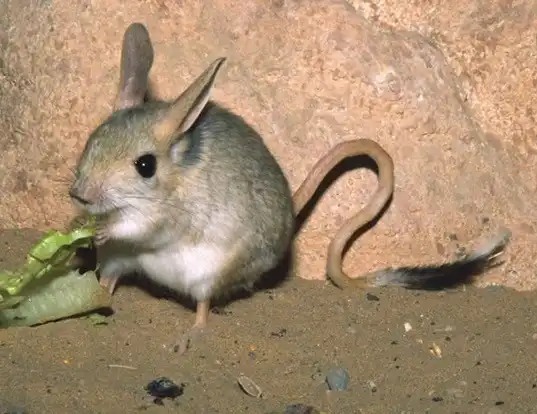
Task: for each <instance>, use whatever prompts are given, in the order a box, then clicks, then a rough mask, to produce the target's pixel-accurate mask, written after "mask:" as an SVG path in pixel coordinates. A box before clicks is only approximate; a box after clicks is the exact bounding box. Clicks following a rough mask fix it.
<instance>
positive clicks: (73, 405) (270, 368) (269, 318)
mask: <svg viewBox="0 0 537 414" xmlns="http://www.w3.org/2000/svg"><path fill="white" fill-rule="evenodd" d="M37 236H38V234H36V233H35V232H31V231H23V232H21V231H7V232H6V231H4V232H2V233H0V243H1V245H2V246H3V249H2V251H1V252H0V265H1V267H4V268H6V267H10V266H15V265H16V264H17V263H18V262H20V260H21V258H22V257H24V254H25V252H26V251H27V249H28V247H29V245H30V243H32V242H33V241H35V240H36V237H37ZM536 302H537V294H535V293H517V292H514V291H510V290H506V289H504V288H493V287H491V288H486V289H476V288H466V289H461V290H458V291H454V292H443V293H423V292H408V291H403V290H400V289H375V290H370V291H368V292H343V291H341V290H338V289H337V288H335V287H334V286H332V285H330V284H327V283H324V282H313V281H305V280H298V279H296V278H291V279H289V280H288V281H287V282H285V283H283V284H282V285H280V286H278V287H276V288H274V289H271V290H265V291H260V292H258V293H256V294H255V295H254V296H253V297H250V298H247V299H243V300H238V301H235V302H232V303H231V304H229V305H228V306H226V307H225V308H222V309H221V310H220V312H218V313H217V314H213V315H212V317H211V330H210V331H209V333H208V334H207V335H206V336H205V337H204V338H203V339H202V340H201V341H200V342H198V343H197V344H196V345H195V347H194V348H193V349H191V350H189V351H188V352H187V354H186V355H184V356H178V355H177V354H175V353H173V352H172V351H171V350H170V344H171V343H173V342H174V340H175V339H176V338H177V337H178V335H179V334H180V333H181V332H182V331H183V330H184V329H186V328H187V327H189V326H190V324H191V323H192V321H193V317H194V315H193V313H192V312H191V310H189V309H187V308H185V307H183V306H181V305H179V304H178V303H176V302H174V301H172V300H170V299H167V298H157V297H155V296H154V295H152V294H149V293H148V292H147V291H145V290H143V289H141V288H140V287H139V286H137V285H121V286H120V287H119V288H118V290H117V291H116V294H115V297H114V311H115V313H114V314H113V315H112V316H110V317H108V318H107V323H106V324H95V323H94V322H93V321H92V320H91V319H89V318H86V317H80V318H75V319H69V320H64V321H60V322H56V323H49V324H46V325H43V326H39V327H33V328H11V329H5V330H1V331H0V360H1V361H2V372H1V375H0V413H2V414H3V413H19V414H21V413H28V414H33V413H36V414H37V413H39V414H43V413H75V412H77V413H137V412H147V413H167V412H175V413H176V412H181V413H271V412H274V413H284V412H286V411H285V407H287V406H289V405H291V404H297V403H302V404H305V405H309V406H311V407H315V408H316V409H317V410H319V411H321V412H326V413H379V414H380V413H403V412H404V413H426V412H429V413H491V414H492V413H537V361H536V357H535V345H536V338H537V314H536V313H535V312H534V309H535V305H536ZM405 323H409V324H410V325H411V327H412V329H411V330H410V331H408V332H406V331H405ZM434 344H436V346H437V349H439V350H440V351H441V356H440V357H439V356H438V355H434V353H433V352H431V350H430V349H431V348H433V347H434ZM334 367H342V368H344V369H345V370H347V372H348V374H349V376H350V381H349V384H348V390H347V391H328V390H327V385H326V382H325V376H326V374H327V372H329V370H331V369H332V368H334ZM240 375H245V376H247V377H248V378H250V379H251V380H252V381H254V382H255V383H256V384H257V385H258V386H259V387H260V388H261V390H262V392H263V394H262V397H261V398H254V397H251V396H249V395H247V394H245V393H244V392H243V391H242V390H241V388H240V387H239V386H238V383H237V378H238V377H239V376H240ZM161 376H165V377H168V378H169V379H171V380H173V381H174V382H175V383H177V384H184V392H183V394H182V395H181V396H179V397H177V398H175V399H163V400H158V399H155V398H153V397H151V396H149V395H148V394H147V392H146V390H144V386H145V385H146V384H147V383H148V382H150V381H151V380H153V379H155V378H158V377H161ZM287 412H289V413H291V412H295V413H298V412H299V411H296V410H295V411H291V410H289V411H287ZM301 412H302V413H305V412H310V413H314V412H315V411H313V410H310V411H301Z"/></svg>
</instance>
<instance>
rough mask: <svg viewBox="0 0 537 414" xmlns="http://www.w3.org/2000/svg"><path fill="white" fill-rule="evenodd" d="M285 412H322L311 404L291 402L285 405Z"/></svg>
mask: <svg viewBox="0 0 537 414" xmlns="http://www.w3.org/2000/svg"><path fill="white" fill-rule="evenodd" d="M283 414H321V412H320V411H319V410H318V409H316V408H314V407H312V406H311V405H304V404H291V405H288V406H287V407H285V411H284V412H283Z"/></svg>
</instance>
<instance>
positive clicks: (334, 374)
mask: <svg viewBox="0 0 537 414" xmlns="http://www.w3.org/2000/svg"><path fill="white" fill-rule="evenodd" d="M349 380H350V377H349V373H348V372H347V371H346V370H345V369H344V368H339V367H338V368H334V369H332V370H330V371H329V372H328V374H327V375H326V383H327V384H328V388H330V389H331V390H333V391H346V390H347V388H348V386H349Z"/></svg>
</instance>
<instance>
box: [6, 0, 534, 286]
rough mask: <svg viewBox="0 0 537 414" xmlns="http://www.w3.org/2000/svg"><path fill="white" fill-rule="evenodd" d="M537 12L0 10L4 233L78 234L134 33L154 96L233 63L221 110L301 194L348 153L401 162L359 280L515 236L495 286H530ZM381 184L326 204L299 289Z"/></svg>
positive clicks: (363, 254) (365, 183)
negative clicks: (81, 172)
mask: <svg viewBox="0 0 537 414" xmlns="http://www.w3.org/2000/svg"><path fill="white" fill-rule="evenodd" d="M536 11H537V2H536V1H531V0H521V1H518V2H512V1H500V0H496V1H493V2H484V1H480V0H470V1H469V2H462V1H460V0H457V1H453V2H449V3H447V2H440V1H438V0H437V1H433V2H431V1H427V2H426V1H424V0H416V1H413V2H407V3H401V2H395V1H393V0H371V1H369V2H366V1H351V0H349V1H347V2H346V1H343V0H318V1H315V2H305V1H300V0H295V1H292V0H272V1H269V0H264V1H257V2H243V1H238V0H215V1H213V2H211V4H210V5H209V3H208V2H203V1H188V2H186V1H183V2H181V1H177V2H167V1H165V0H146V1H143V2H126V1H119V0H107V1H104V0H84V1H80V2H65V1H58V0H49V1H46V0H41V1H29V0H4V1H3V2H1V4H0V48H1V51H0V53H1V54H0V97H1V99H0V148H1V150H2V154H3V160H2V163H1V165H0V188H1V189H2V193H3V197H2V203H1V205H0V227H2V228H10V227H15V226H18V227H32V228H37V229H48V228H51V227H61V226H63V225H64V224H65V223H66V222H67V221H68V220H69V218H70V217H71V215H72V214H73V210H72V207H71V204H70V201H69V199H68V197H67V188H68V186H69V180H70V179H71V176H72V169H73V166H74V164H75V162H76V159H77V157H78V155H79V153H80V151H81V150H82V147H83V145H84V142H85V139H86V138H87V135H88V133H89V132H90V131H91V129H93V128H94V127H96V126H97V125H98V123H99V122H100V121H101V120H103V119H104V118H105V117H106V116H107V115H108V114H109V112H110V110H111V104H112V102H113V99H114V97H115V93H116V85H117V79H118V74H119V72H118V64H119V54H120V47H121V38H122V35H123V31H124V30H125V28H126V27H127V26H128V25H129V24H130V23H131V22H133V21H140V22H143V23H144V24H146V25H147V27H148V29H149V31H150V34H151V37H152V39H153V42H154V47H155V53H156V58H155V63H154V67H153V70H152V73H151V80H152V83H153V87H154V90H155V93H156V94H157V95H159V96H160V97H163V98H172V97H174V96H175V95H177V94H179V93H180V92H181V91H182V89H183V88H184V87H185V86H186V85H187V83H188V82H189V81H190V80H192V79H193V78H194V77H195V76H197V74H199V73H200V72H201V71H202V70H203V69H204V68H205V67H206V65H208V64H209V63H210V62H211V61H212V60H213V59H215V58H216V57H218V56H227V57H228V62H227V64H226V67H225V69H224V71H222V74H221V75H220V76H219V78H218V80H217V84H216V88H215V92H214V95H213V96H214V98H215V99H216V100H218V101H219V102H221V103H223V104H224V105H226V106H228V107H229V108H231V109H233V110H235V111H236V112H238V113H240V114H241V115H242V116H244V117H245V118H246V119H247V120H248V121H249V122H250V123H252V124H253V125H254V126H255V127H256V128H257V129H258V131H260V132H261V133H262V134H263V136H264V137H265V139H266V142H267V144H268V146H269V147H270V148H271V150H272V151H273V152H274V153H275V155H276V157H277V158H278V159H279V160H280V162H281V163H282V165H283V167H284V169H285V170H286V172H287V174H288V177H289V180H290V182H291V184H292V186H293V188H297V187H298V185H299V184H300V182H301V180H302V179H303V178H304V177H305V176H306V174H307V172H308V170H309V169H310V168H311V167H312V165H313V164H314V163H315V161H316V160H317V159H318V158H319V157H320V156H321V155H322V154H323V153H324V152H326V151H327V150H328V149H329V148H330V147H331V146H332V145H334V144H335V143H338V142H341V141H343V140H347V139H351V138H355V137H367V138H372V139H375V140H377V141H378V142H379V143H381V145H383V146H384V147H385V148H386V149H387V150H388V152H390V153H391V154H392V156H393V158H394V162H395V166H396V193H395V196H394V200H393V203H392V205H391V206H390V208H389V210H388V211H387V212H386V214H385V215H384V216H383V217H382V218H381V220H380V221H379V222H378V224H377V225H376V226H375V227H373V228H372V229H371V230H370V231H369V232H367V233H366V234H365V235H363V236H362V237H361V238H360V239H359V240H358V241H357V242H355V243H354V245H353V247H352V248H351V250H350V251H349V253H348V254H347V258H346V260H345V266H346V268H347V270H348V271H349V272H351V273H352V274H360V273H362V272H365V271H370V270H373V269H375V268H378V267H380V266H388V265H390V266H395V265H410V264H417V263H420V262H429V261H437V260H444V259H447V258H448V257H452V256H453V255H454V253H455V252H456V251H457V250H458V249H460V248H461V247H462V246H471V245H472V244H474V243H477V242H479V240H480V239H482V238H483V237H486V236H490V235H491V234H493V233H494V232H495V230H496V229H497V228H498V227H500V226H506V227H508V228H509V229H511V230H512V232H513V241H512V244H511V245H510V247H509V249H508V251H507V254H506V255H505V261H506V263H505V264H504V265H503V266H502V267H499V268H497V269H494V270H493V271H491V272H490V273H489V274H488V275H487V276H486V277H485V278H484V280H483V283H493V282H494V283H502V284H506V285H508V286H512V287H515V288H518V289H532V288H535V287H537V273H536V271H535V269H534V264H535V263H536V261H537V260H536V258H537V247H536V241H537V240H536V236H535V229H536V228H537V214H535V210H536V207H537V199H536V198H535V197H534V194H535V191H536V189H537V178H536V173H535V172H536V167H535V154H536V153H537V137H536V126H535V112H536V111H537V98H536V95H535V93H534V90H535V85H536V83H537V69H536V68H537V52H536V51H537V45H536V42H537V38H536V36H535V33H536V28H537V17H536V16H537V12H536ZM375 180H376V178H375V175H374V174H373V173H372V172H370V171H368V170H365V169H361V170H354V171H351V172H349V173H346V174H344V175H343V176H341V177H340V178H339V179H337V180H336V181H335V183H334V185H333V186H332V187H330V189H329V190H328V191H326V193H325V194H324V196H323V197H322V198H321V200H320V201H319V203H318V204H317V206H316V208H315V209H314V211H313V213H312V215H311V216H310V219H309V220H308V222H307V223H306V225H305V226H304V227H303V229H302V231H301V233H300V234H299V236H298V238H297V242H296V251H297V267H296V270H297V272H298V274H299V276H301V277H304V278H307V279H319V278H323V277H324V265H325V260H326V250H327V247H328V243H329V240H330V238H331V237H332V236H333V235H334V233H335V231H336V229H337V228H338V226H339V225H341V224H342V222H343V221H344V220H345V219H346V218H347V217H348V216H349V215H351V214H353V213H354V212H355V211H356V210H357V209H358V208H360V207H361V206H363V205H364V203H365V202H366V201H367V200H368V198H369V197H370V195H371V193H372V192H373V191H374V189H375V186H376V181H375Z"/></svg>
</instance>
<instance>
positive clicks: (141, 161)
mask: <svg viewBox="0 0 537 414" xmlns="http://www.w3.org/2000/svg"><path fill="white" fill-rule="evenodd" d="M134 166H135V167H136V171H138V174H140V175H141V176H142V177H144V178H151V177H153V176H154V175H155V172H156V171H157V159H156V157H155V156H154V155H153V154H144V155H142V156H140V157H139V158H138V159H137V160H136V161H135V162H134Z"/></svg>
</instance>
